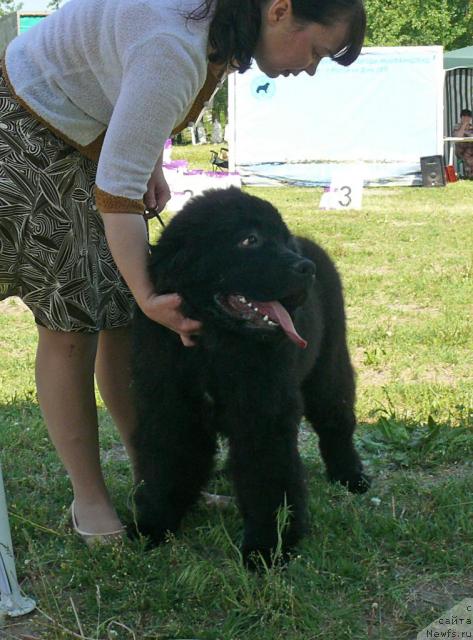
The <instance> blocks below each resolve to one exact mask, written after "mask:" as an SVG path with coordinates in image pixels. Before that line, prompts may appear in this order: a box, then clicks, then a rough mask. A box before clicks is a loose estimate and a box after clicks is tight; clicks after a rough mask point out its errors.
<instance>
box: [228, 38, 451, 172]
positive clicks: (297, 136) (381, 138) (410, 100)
mask: <svg viewBox="0 0 473 640" xmlns="http://www.w3.org/2000/svg"><path fill="white" fill-rule="evenodd" d="M443 77H444V73H443V49H442V47H437V46H435V47H382V48H364V49H363V52H362V55H360V57H359V59H358V60H357V61H356V62H355V63H354V64H352V65H351V66H350V67H342V66H340V65H338V64H337V63H335V62H333V61H331V60H327V59H326V60H323V61H322V63H321V64H320V66H319V69H318V70H317V74H316V75H315V77H310V76H308V75H307V74H305V73H303V74H300V75H299V76H297V77H292V76H291V77H289V78H284V77H279V78H275V79H271V78H269V77H267V76H266V75H264V74H262V73H261V71H259V70H258V68H257V67H256V65H255V68H254V69H251V70H250V71H248V72H246V73H244V74H238V73H235V74H233V75H232V76H230V79H229V82H230V84H229V87H230V96H229V117H230V131H231V143H230V151H231V160H232V161H233V162H234V163H235V164H236V166H237V167H238V166H239V165H248V164H256V163H267V162H283V163H284V162H310V161H322V162H323V161H332V162H333V161H377V162H417V161H418V160H419V158H420V157H421V156H428V155H436V154H442V153H443Z"/></svg>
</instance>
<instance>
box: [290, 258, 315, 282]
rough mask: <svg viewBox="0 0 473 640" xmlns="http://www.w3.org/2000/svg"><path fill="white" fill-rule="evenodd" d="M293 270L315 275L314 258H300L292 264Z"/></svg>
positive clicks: (301, 273)
mask: <svg viewBox="0 0 473 640" xmlns="http://www.w3.org/2000/svg"><path fill="white" fill-rule="evenodd" d="M292 268H293V270H294V271H295V272H296V273H298V274H299V275H301V276H307V277H309V276H312V277H315V264H314V263H313V262H312V260H307V259H305V258H304V259H303V260H298V261H297V262H295V263H294V264H293V266H292Z"/></svg>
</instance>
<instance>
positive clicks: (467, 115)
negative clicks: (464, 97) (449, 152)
mask: <svg viewBox="0 0 473 640" xmlns="http://www.w3.org/2000/svg"><path fill="white" fill-rule="evenodd" d="M452 135H453V136H454V137H455V138H472V137H473V120H472V114H471V110H470V109H462V111H461V113H460V122H459V123H458V124H456V125H455V127H454V128H453V134H452ZM455 155H456V156H457V158H458V159H459V160H461V161H462V162H463V177H464V178H467V179H468V180H473V142H457V143H456V144H455Z"/></svg>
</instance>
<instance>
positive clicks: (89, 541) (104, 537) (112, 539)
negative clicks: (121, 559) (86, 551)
mask: <svg viewBox="0 0 473 640" xmlns="http://www.w3.org/2000/svg"><path fill="white" fill-rule="evenodd" d="M70 512H71V523H72V528H73V530H74V533H77V535H79V536H80V537H81V538H82V540H83V541H84V542H85V544H86V545H87V546H88V547H92V546H95V545H97V544H116V543H117V542H121V541H123V538H124V536H125V527H121V528H120V529H116V530H115V531H107V532H106V533H88V532H87V531H82V529H79V526H78V524H77V518H76V513H75V509H74V500H73V501H72V503H71V507H70Z"/></svg>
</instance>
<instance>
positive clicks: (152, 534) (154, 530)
mask: <svg viewBox="0 0 473 640" xmlns="http://www.w3.org/2000/svg"><path fill="white" fill-rule="evenodd" d="M127 533H128V536H129V537H130V538H132V539H133V538H137V537H138V536H140V535H141V536H143V537H145V538H146V539H147V542H146V548H147V549H153V548H154V547H157V546H158V545H160V544H162V543H163V542H165V541H166V538H167V537H168V536H169V531H168V530H167V529H163V528H160V527H156V526H155V525H152V524H150V523H149V522H147V521H146V520H138V523H137V524H132V525H129V526H128V527H127Z"/></svg>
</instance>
